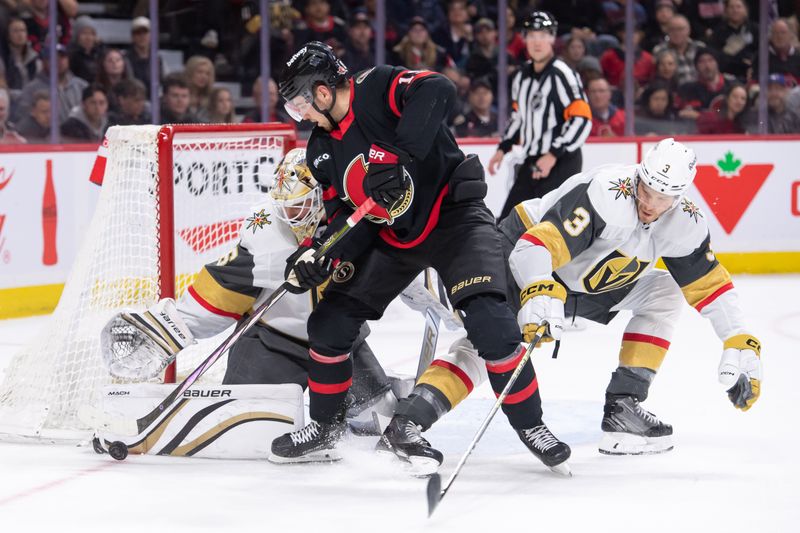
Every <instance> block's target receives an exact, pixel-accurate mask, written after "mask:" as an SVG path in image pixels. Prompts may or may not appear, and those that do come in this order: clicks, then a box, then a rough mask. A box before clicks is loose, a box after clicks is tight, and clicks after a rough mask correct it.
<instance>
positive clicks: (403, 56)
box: [393, 17, 453, 72]
mask: <svg viewBox="0 0 800 533" xmlns="http://www.w3.org/2000/svg"><path fill="white" fill-rule="evenodd" d="M393 52H394V54H395V57H396V61H395V64H398V65H404V66H405V67H407V68H409V69H412V70H435V71H437V72H441V71H442V69H444V67H445V66H452V64H453V61H452V60H451V59H450V57H448V55H447V53H446V52H445V51H444V48H442V47H441V46H439V45H437V44H436V43H434V42H433V41H432V40H431V36H430V34H429V33H428V23H427V22H425V19H423V18H420V17H414V18H413V19H412V20H411V24H410V25H409V28H408V33H407V34H406V35H405V37H403V38H402V39H401V40H400V42H399V43H398V44H397V46H395V47H394V49H393Z"/></svg>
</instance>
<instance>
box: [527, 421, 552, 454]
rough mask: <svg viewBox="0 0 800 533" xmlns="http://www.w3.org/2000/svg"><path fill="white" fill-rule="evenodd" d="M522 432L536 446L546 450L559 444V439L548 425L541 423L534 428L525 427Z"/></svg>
mask: <svg viewBox="0 0 800 533" xmlns="http://www.w3.org/2000/svg"><path fill="white" fill-rule="evenodd" d="M522 433H523V434H524V435H525V439H526V440H528V441H529V442H531V443H532V444H533V446H534V447H536V448H538V449H540V450H542V451H543V452H546V451H547V450H549V449H550V448H552V447H553V446H555V445H556V444H558V439H556V438H555V437H554V436H553V434H552V433H550V430H549V429H547V426H545V425H541V426H536V427H535V428H532V429H523V430H522Z"/></svg>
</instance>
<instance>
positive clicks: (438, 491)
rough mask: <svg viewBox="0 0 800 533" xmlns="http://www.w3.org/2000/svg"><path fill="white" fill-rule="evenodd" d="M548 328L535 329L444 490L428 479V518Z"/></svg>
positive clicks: (439, 483)
mask: <svg viewBox="0 0 800 533" xmlns="http://www.w3.org/2000/svg"><path fill="white" fill-rule="evenodd" d="M548 327H549V326H548V324H547V322H543V323H542V325H540V326H539V327H538V328H537V330H536V335H534V337H533V339H531V342H530V344H529V345H528V348H527V349H526V350H525V354H524V355H523V356H522V359H520V361H519V363H518V364H517V368H515V369H514V373H513V374H511V377H510V378H509V379H508V383H506V386H505V387H503V392H501V393H500V395H499V396H498V397H497V400H496V401H495V402H494V405H492V408H491V410H490V411H489V414H488V415H486V418H484V419H483V422H482V423H481V426H480V427H479V428H478V432H477V433H476V434H475V436H474V437H473V438H472V442H470V443H469V446H468V447H467V451H466V452H464V455H462V456H461V460H459V461H458V464H457V465H456V468H455V470H453V473H452V474H450V478H449V479H448V480H447V483H445V485H444V488H442V478H441V477H440V476H439V474H436V473H435V474H433V475H432V476H431V477H430V478H429V479H428V487H427V494H428V518H430V517H431V515H432V514H433V511H435V510H436V506H437V505H439V502H441V501H442V498H444V496H445V494H447V491H448V490H450V487H451V486H452V484H453V481H455V479H456V476H458V474H459V472H461V469H462V468H463V467H464V463H466V462H467V458H469V456H470V454H471V453H472V450H474V449H475V446H476V445H477V444H478V441H479V440H480V439H481V437H482V436H483V434H484V433H485V432H486V428H487V427H489V423H490V422H491V421H492V419H493V418H494V415H495V414H496V413H497V411H498V410H499V409H500V406H501V405H503V401H504V400H505V399H506V396H508V391H510V390H511V387H513V386H514V383H515V382H516V381H517V378H518V377H519V375H520V373H522V369H523V367H524V366H525V364H526V363H527V362H528V360H529V359H530V358H531V353H532V352H533V349H534V348H535V347H536V345H537V344H539V341H540V340H541V339H542V337H543V336H544V335H545V334H546V333H547V330H548Z"/></svg>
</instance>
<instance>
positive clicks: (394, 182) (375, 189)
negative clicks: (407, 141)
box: [364, 142, 411, 209]
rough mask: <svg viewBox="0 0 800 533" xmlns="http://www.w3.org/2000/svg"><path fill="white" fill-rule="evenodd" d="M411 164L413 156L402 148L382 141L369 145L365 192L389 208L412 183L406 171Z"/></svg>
mask: <svg viewBox="0 0 800 533" xmlns="http://www.w3.org/2000/svg"><path fill="white" fill-rule="evenodd" d="M410 164H411V156H410V155H408V153H406V152H405V151H403V150H401V149H400V148H397V147H395V146H391V145H389V144H386V143H382V142H376V143H374V144H373V145H372V146H370V147H369V168H368V169H367V175H366V177H365V178H364V192H365V193H366V195H367V196H369V197H371V198H372V199H373V200H375V203H376V204H378V205H380V206H381V207H383V208H385V209H389V208H390V207H391V206H392V205H393V204H394V203H395V202H397V201H398V200H399V199H400V198H402V197H403V196H404V195H405V194H406V191H407V190H408V187H409V186H410V185H411V180H410V179H409V177H408V174H407V172H406V167H407V166H408V165H410Z"/></svg>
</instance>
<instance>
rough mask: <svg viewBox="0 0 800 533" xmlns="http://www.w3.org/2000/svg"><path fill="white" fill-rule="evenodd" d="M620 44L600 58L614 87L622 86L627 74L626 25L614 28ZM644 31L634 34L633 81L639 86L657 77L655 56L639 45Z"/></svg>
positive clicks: (607, 77)
mask: <svg viewBox="0 0 800 533" xmlns="http://www.w3.org/2000/svg"><path fill="white" fill-rule="evenodd" d="M614 34H615V35H616V37H617V39H618V41H619V44H618V45H617V46H613V47H609V48H606V50H605V52H603V54H602V55H601V56H600V66H601V67H602V68H603V74H604V76H605V77H606V79H607V80H608V83H610V84H611V85H613V86H614V87H621V86H622V79H623V75H624V74H625V23H624V22H623V23H622V24H620V25H617V26H616V27H615V28H614ZM642 35H643V34H642V31H641V30H640V29H638V28H637V29H636V30H635V31H634V34H633V48H634V56H633V57H634V63H633V79H634V80H635V82H636V83H637V84H638V85H639V86H644V85H647V84H648V83H649V82H650V80H652V79H653V76H654V75H655V64H654V63H653V56H651V55H650V53H649V52H646V51H644V50H642V49H641V47H640V46H639V43H640V42H641V40H642Z"/></svg>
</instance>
